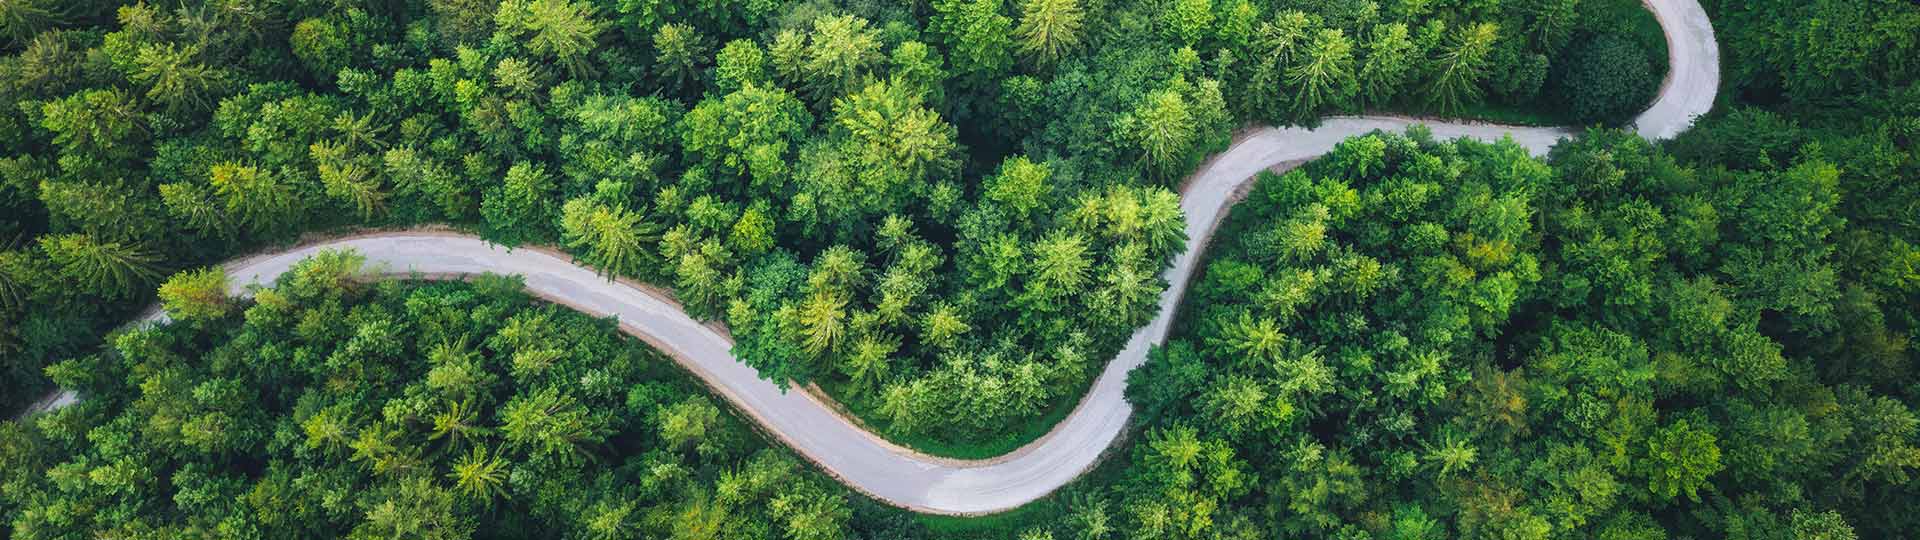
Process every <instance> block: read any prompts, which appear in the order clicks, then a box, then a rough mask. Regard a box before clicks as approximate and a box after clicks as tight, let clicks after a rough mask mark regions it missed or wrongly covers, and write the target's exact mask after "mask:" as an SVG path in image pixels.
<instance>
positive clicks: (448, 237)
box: [46, 0, 1719, 514]
mask: <svg viewBox="0 0 1920 540" xmlns="http://www.w3.org/2000/svg"><path fill="white" fill-rule="evenodd" d="M1648 6H1649V8H1650V9H1652V10H1653V12H1654V13H1655V14H1656V16H1657V17H1658V18H1659V19H1660V22H1661V24H1662V25H1663V26H1664V27H1665V29H1666V31H1667V38H1668V40H1669V44H1670V47H1669V49H1670V50H1671V54H1672V58H1671V62H1670V63H1671V65H1672V66H1673V71H1672V73H1670V74H1669V76H1668V78H1667V81H1666V83H1665V84H1664V85H1663V86H1662V88H1661V92H1660V94H1659V96H1658V98H1657V99H1656V100H1655V101H1654V103H1653V105H1652V106H1651V107H1650V108H1649V109H1648V110H1647V112H1646V113H1644V114H1642V115H1640V116H1639V117H1638V119H1637V121H1636V123H1635V124H1636V128H1637V129H1638V130H1639V132H1640V133H1641V134H1643V135H1646V136H1648V137H1652V138H1666V137H1671V136H1673V135H1676V134H1678V133H1680V132H1681V131H1684V130H1685V129H1686V128H1687V126H1689V125H1691V124H1692V122H1693V119H1694V118H1695V117H1697V116H1699V115H1701V114H1705V113H1706V112H1707V111H1708V109H1710V108H1712V105H1713V101H1714V94H1715V92H1716V91H1717V89H1718V87H1719V49H1718V47H1717V45H1715V42H1714V39H1713V29H1712V26H1711V25H1710V23H1709V22H1708V20H1707V16H1706V13H1705V12H1704V11H1703V10H1702V9H1701V8H1700V5H1699V4H1698V3H1696V2H1695V1H1693V0H1648ZM1416 123H1418V124H1425V125H1427V126H1428V127H1430V128H1431V129H1432V130H1433V132H1434V134H1435V135H1436V136H1438V137H1441V138H1453V137H1471V138H1475V139H1483V140H1497V139H1499V138H1502V137H1511V138H1513V140H1514V141H1515V142H1517V143H1519V144H1520V145H1522V146H1524V147H1525V148H1527V149H1528V150H1529V151H1531V152H1534V153H1536V154H1539V153H1544V152H1545V151H1546V150H1547V149H1548V148H1550V147H1552V145H1553V144H1554V142H1555V141H1557V140H1559V139H1560V138H1563V137H1567V136H1569V135H1570V134H1571V133H1572V132H1571V131H1569V130H1565V129H1557V128H1516V127H1506V126H1497V125H1487V124H1471V123H1454V122H1444V121H1432V120H1414V119H1406V118H1391V117H1340V118H1331V119H1328V120H1327V121H1326V122H1325V123H1323V124H1322V125H1321V126H1320V127H1318V128H1315V129H1301V128H1265V129H1260V130H1257V131H1254V132H1251V133H1248V134H1246V135H1245V136H1243V137H1242V138H1241V139H1240V140H1239V142H1237V143H1235V144H1234V145H1233V147H1232V148H1229V149H1228V150H1227V151H1226V152H1223V153H1221V154H1220V155H1217V156H1214V157H1213V158H1212V159H1210V160H1208V162H1207V163H1206V164H1204V165H1203V166H1202V168H1201V169H1200V170H1199V171H1198V172H1196V173H1195V174H1194V176H1193V177H1192V178H1190V179H1189V180H1188V182H1187V184H1186V187H1185V188H1184V189H1183V190H1182V193H1181V195H1182V200H1181V207H1182V209H1184V210H1185V211H1186V215H1187V237H1188V238H1190V239H1192V241H1191V242H1190V243H1191V245H1190V246H1189V247H1188V250H1187V251H1186V252H1185V253H1182V254H1180V255H1179V256H1178V257H1177V258H1176V259H1175V260H1174V264H1173V267H1172V268H1170V269H1168V270H1167V272H1166V274H1165V275H1166V278H1167V281H1168V282H1169V283H1172V284H1173V285H1172V287H1170V288H1169V289H1168V290H1167V291H1166V293H1165V294H1163V295H1161V297H1160V315H1159V316H1158V317H1156V318H1155V319H1154V320H1153V321H1152V322H1151V323H1149V324H1147V326H1145V327H1143V328H1140V329H1139V330H1137V331H1136V332H1135V333H1134V335H1133V337H1132V339H1130V340H1129V341H1128V342H1127V345H1126V348H1125V349H1123V350H1121V352H1120V353H1119V354H1118V355H1117V356H1115V357H1114V359H1113V360H1112V361H1111V362H1109V363H1108V364H1107V367H1106V370H1105V371H1103V372H1101V374H1100V377H1099V379H1098V380H1097V381H1096V382H1095V383H1094V385H1093V387H1092V390H1091V391H1090V392H1089V393H1088V394H1087V396H1086V397H1084V398H1082V400H1081V402H1080V404H1079V405H1078V406H1077V408H1076V409H1074V411H1073V413H1072V414H1071V415H1069V416H1068V417H1067V418H1066V419H1065V420H1063V421H1061V423H1060V424H1059V425H1057V426H1055V427H1054V429H1053V431H1052V432H1051V433H1048V434H1047V435H1046V436H1045V437H1043V438H1041V439H1040V440H1038V441H1035V442H1034V443H1032V444H1029V445H1027V446H1026V447H1023V448H1021V449H1019V450H1017V451H1014V452H1012V453H1009V454H1007V455H1004V456H1000V457H997V458H994V459H989V460H979V461H962V460H952V459H945V458H937V457H932V456H926V455H922V454H918V453H916V452H913V451H911V450H909V449H906V448H902V447H900V446H897V445H894V444H891V443H888V442H887V441H885V440H883V439H881V438H880V437H878V436H875V435H874V434H872V433H869V432H867V431H865V430H862V429H860V428H859V427H857V426H855V425H854V424H853V423H852V422H850V421H848V420H847V419H845V418H842V417H840V416H838V415H837V414H836V413H834V412H833V409H832V407H830V406H828V405H826V404H823V403H820V402H818V401H816V400H815V399H814V398H812V397H810V396H809V395H808V394H807V393H805V392H791V393H783V392H781V391H780V390H779V388H778V387H776V386H774V385H773V384H772V383H769V382H767V381H763V380H761V379H760V378H759V377H758V376H757V374H756V373H755V372H754V370H753V369H751V368H749V367H747V366H746V365H744V364H741V363H740V362H737V361H735V360H734V358H733V357H732V355H731V354H729V349H730V348H731V346H732V344H731V341H730V340H729V338H728V337H727V336H726V335H725V334H724V333H722V332H721V331H719V330H716V329H714V328H712V327H709V326H706V325H702V324H700V323H699V322H698V321H695V320H693V319H692V318H690V317H688V316H687V315H686V314H685V313H684V312H683V311H681V310H680V309H679V307H678V306H676V305H674V304H673V303H672V302H670V301H667V300H664V299H662V298H661V297H659V296H656V295H654V294H651V293H649V292H648V291H647V290H645V289H644V288H642V287H639V286H636V285H634V284H631V283H625V282H609V281H607V280H606V279H604V278H602V277H600V276H598V275H595V274H594V273H593V272H592V271H590V270H587V269H584V268H581V267H579V266H575V265H573V264H572V263H571V262H569V260H568V259H567V258H566V257H565V256H563V255H558V254H554V253H550V252H546V251H541V250H532V249H520V250H512V251H509V250H506V249H504V248H500V247H497V246H493V245H489V244H487V243H486V242H484V241H481V240H479V239H477V238H473V237H469V236H463V235H457V234H448V233H435V232H415V233H394V234H380V235H372V236H362V237H355V238H347V239H340V240H335V241H330V242H325V243H320V244H317V245H310V246H305V247H301V248H298V249H294V250H291V251H286V252H281V253H275V254H271V255H264V256H260V257H254V258H249V259H244V260H240V261H235V262H232V263H229V264H228V265H227V268H228V273H229V275H230V276H232V278H233V279H234V284H233V286H234V290H235V292H236V293H241V294H245V292H246V289H247V288H248V287H250V286H253V285H256V284H264V283H268V282H271V281H272V279H273V277H274V276H278V275H279V274H280V273H281V272H282V271H285V270H286V269H287V268H288V267H289V266H291V265H292V264H293V263H295V262H297V261H299V260H301V259H303V258H306V257H307V256H309V255H312V254H314V253H316V252H318V251H320V250H324V249H353V250H357V251H359V252H360V253H362V254H365V255H366V256H367V258H368V260H369V261H370V262H371V263H373V264H374V265H376V267H377V268H378V271H380V272H383V273H390V274H407V273H412V272H420V273H425V274H433V275H462V274H479V273H489V272H490V273H497V274H516V275H520V276H524V277H525V278H526V283H527V288H528V289H530V290H532V291H533V292H534V293H535V294H537V295H539V296H541V297H543V298H546V299H548V300H552V301H555V302H558V303H562V304H566V305H569V306H572V307H573V308H575V309H578V310H580V311H583V312H586V313H590V314H593V315H598V316H613V317H617V318H618V319H619V321H620V326H621V328H622V329H623V330H624V331H626V332H627V333H630V334H633V335H635V336H639V337H641V338H642V339H645V340H647V341H648V342H650V343H652V344H653V345H654V346H656V347H658V348H660V349H661V350H663V351H666V352H668V353H669V354H671V355H672V356H674V357H675V358H676V359H677V360H678V361H679V362H680V363H681V364H682V365H684V366H686V367H687V369H688V370H690V371H692V372H693V373H694V374H695V375H697V376H699V377H700V378H701V379H703V380H705V381H706V382H707V383H708V384H709V385H710V386H712V387H713V388H714V390H715V391H717V392H719V393H720V394H721V395H723V396H725V397H726V398H727V399H728V400H730V401H732V402H733V403H734V405H736V406H737V407H739V408H740V410H742V411H745V412H746V413H747V414H748V415H750V416H752V417H753V418H754V419H755V420H756V421H758V422H760V423H761V424H762V425H763V426H765V427H766V430H767V431H768V432H770V433H773V434H774V435H776V436H778V437H779V438H780V439H782V440H783V441H784V442H785V443H786V444H787V445H789V446H791V447H792V448H793V449H794V450H795V451H797V452H799V453H800V454H801V455H804V456H806V457H807V458H808V459H811V460H813V461H815V462H817V463H818V464H819V465H820V466H821V467H822V468H823V469H825V470H826V471H827V472H828V473H830V474H833V475H834V476H836V477H838V478H839V479H840V480H841V481H843V482H845V483H847V485H849V486H852V487H853V488H855V489H858V490H860V491H863V492H866V493H867V494H869V495H872V496H874V497H876V498H878V499H880V500H883V501H887V502H890V503H893V504H895V505H899V506H901V507H905V508H909V509H912V510H916V511H921V512H929V513H939V514H978V513H989V512H994V511H999V510H1006V509H1010V508H1013V507H1017V506H1020V505H1021V504H1025V503H1027V502H1029V501H1032V500H1035V499H1038V498H1040V497H1042V496H1044V495H1046V494H1048V493H1050V492H1052V491H1053V490H1054V489H1056V488H1059V487H1060V486H1062V485H1065V484H1066V483H1067V482H1069V481H1071V480H1073V479H1074V478H1075V477H1077V476H1079V475H1080V474H1081V473H1082V472H1085V471H1086V470H1087V469H1088V468H1090V467H1092V466H1093V464H1094V463H1095V462H1096V461H1097V460H1098V459H1099V458H1100V456H1101V454H1102V453H1104V452H1105V451H1106V450H1107V448H1108V447H1109V446H1111V445H1112V443H1113V441H1114V439H1115V438H1116V437H1118V436H1119V435H1120V433H1121V432H1122V431H1123V430H1124V429H1125V427H1126V423H1127V417H1128V415H1130V414H1131V413H1132V407H1131V406H1130V405H1128V404H1127V402H1126V400H1125V399H1124V397H1123V396H1122V390H1123V388H1124V387H1125V384H1126V374H1127V372H1128V371H1129V370H1132V369H1133V368H1134V367H1136V366H1139V365H1140V364H1141V363H1142V362H1144V361H1145V359H1146V353H1147V350H1148V349H1149V348H1150V347H1152V346H1153V345H1154V344H1157V343H1160V342H1162V341H1164V340H1165V339H1166V337H1167V329H1168V325H1169V323H1170V322H1171V317H1172V314H1173V309H1174V306H1176V305H1178V304H1179V302H1180V296H1181V294H1182V293H1184V292H1185V290H1186V285H1187V280H1188V278H1189V276H1190V275H1191V274H1192V272H1193V270H1194V268H1195V266H1196V265H1197V263H1198V262H1199V255H1200V252H1201V251H1202V250H1204V249H1205V246H1206V241H1207V239H1208V237H1209V236H1210V235H1211V233H1212V231H1213V228H1214V225H1215V224H1216V223H1217V222H1218V220H1219V217H1220V215H1221V214H1222V213H1223V212H1224V211H1225V208H1226V205H1227V202H1228V200H1229V199H1230V197H1231V196H1232V194H1233V192H1234V191H1235V190H1236V189H1238V188H1239V187H1240V185H1241V184H1242V183H1244V182H1246V181H1248V180H1249V179H1251V178H1252V177H1253V176H1254V174H1255V173H1258V172H1259V171H1261V170H1265V169H1267V168H1269V167H1272V166H1274V165H1276V164H1281V163H1288V162H1298V161H1303V160H1308V159H1311V158H1313V157H1315V156H1319V155H1321V154H1324V153H1326V152H1327V151H1328V150H1330V149H1332V148H1333V146H1334V145H1335V144H1336V143H1338V142H1340V141H1341V140H1343V139H1346V138H1348V137H1350V136H1354V135H1359V134H1364V133H1367V132H1370V131H1374V130H1385V131H1401V130H1404V129H1406V128H1407V127H1408V126H1410V125H1413V124H1416ZM162 318H164V317H162V316H160V315H158V314H156V315H153V316H150V317H149V319H150V320H159V319H162ZM73 399H74V398H73V396H72V395H71V394H70V393H62V394H60V395H56V396H52V397H50V398H49V399H48V400H47V401H46V406H47V407H59V406H62V405H64V404H67V403H72V402H73Z"/></svg>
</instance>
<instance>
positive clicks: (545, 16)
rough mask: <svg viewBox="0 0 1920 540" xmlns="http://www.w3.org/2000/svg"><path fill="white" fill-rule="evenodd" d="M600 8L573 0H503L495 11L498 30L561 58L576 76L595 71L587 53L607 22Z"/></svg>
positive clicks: (539, 50) (535, 48)
mask: <svg viewBox="0 0 1920 540" xmlns="http://www.w3.org/2000/svg"><path fill="white" fill-rule="evenodd" d="M598 11H599V10H598V8H595V7H594V6H592V5H591V4H587V3H584V2H574V1H572V0H504V1H502V2H501V3H500V9H499V10H498V11H496V12H495V15H494V24H495V25H496V28H497V29H496V30H495V34H496V35H501V36H506V37H509V38H515V39H524V40H526V41H525V43H526V47H527V50H529V51H532V52H533V53H534V54H538V55H542V56H546V57H549V58H552V59H554V60H558V61H559V62H560V63H561V65H564V66H566V68H567V71H568V72H570V73H572V74H573V75H574V76H575V77H584V76H587V75H589V74H591V73H592V72H593V67H592V64H591V63H589V62H588V59H587V53H588V52H590V51H592V50H593V48H594V45H595V44H597V43H598V42H599V40H600V33H601V31H603V30H605V29H606V28H607V23H606V22H604V21H601V20H599V19H598V18H597V17H596V16H597V14H598Z"/></svg>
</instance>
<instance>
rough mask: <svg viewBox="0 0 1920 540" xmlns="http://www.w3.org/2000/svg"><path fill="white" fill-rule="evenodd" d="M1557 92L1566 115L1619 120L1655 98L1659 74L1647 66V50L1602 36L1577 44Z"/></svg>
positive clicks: (1556, 88)
mask: <svg viewBox="0 0 1920 540" xmlns="http://www.w3.org/2000/svg"><path fill="white" fill-rule="evenodd" d="M1569 60H1570V61H1569V62H1567V63H1566V64H1564V65H1562V66H1561V69H1563V70H1565V73H1563V74H1561V76H1560V77H1558V78H1557V79H1555V84H1554V89H1553V91H1554V93H1555V94H1556V95H1557V96H1558V98H1559V99H1560V101H1561V102H1562V103H1563V104H1565V105H1566V107H1567V114H1570V115H1573V117H1574V118H1578V119H1580V120H1582V121H1587V122H1619V121H1622V120H1625V119H1627V118H1631V117H1633V115H1634V114H1636V113H1639V112H1640V111H1641V109H1642V108H1644V107H1646V105H1647V102H1648V101H1649V100H1651V99H1653V94H1654V91H1655V90H1657V87H1658V86H1659V85H1660V75H1658V74H1656V73H1654V72H1653V69H1652V68H1651V67H1648V64H1647V60H1646V52H1644V51H1641V50H1640V48H1639V47H1638V46H1636V45H1634V44H1633V42H1630V41H1627V40H1624V39H1620V38H1617V37H1613V36H1602V37H1598V38H1595V39H1593V40H1590V41H1587V42H1584V43H1581V44H1579V45H1577V46H1575V47H1574V51H1573V54H1572V55H1571V56H1569Z"/></svg>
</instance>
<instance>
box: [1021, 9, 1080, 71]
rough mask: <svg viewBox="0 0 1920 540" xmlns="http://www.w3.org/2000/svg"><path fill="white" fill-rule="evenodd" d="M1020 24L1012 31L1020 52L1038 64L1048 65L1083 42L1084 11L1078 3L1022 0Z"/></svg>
mask: <svg viewBox="0 0 1920 540" xmlns="http://www.w3.org/2000/svg"><path fill="white" fill-rule="evenodd" d="M1019 10H1020V25H1019V26H1018V27H1015V28H1014V29H1013V33H1014V38H1015V39H1017V40H1019V41H1018V43H1017V46H1018V47H1019V49H1020V53H1021V54H1022V55H1025V56H1026V57H1027V58H1029V59H1031V60H1033V62H1034V63H1036V64H1040V65H1051V64H1052V63H1054V62H1056V61H1058V60H1059V59H1060V57H1062V56H1064V55H1066V54H1067V53H1069V52H1072V51H1073V50H1074V49H1075V48H1078V47H1079V46H1080V43H1081V41H1082V30H1081V25H1082V23H1083V21H1084V20H1085V19H1086V12H1085V11H1083V10H1082V9H1081V8H1080V0H1021V1H1020V2H1019Z"/></svg>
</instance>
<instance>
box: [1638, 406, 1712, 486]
mask: <svg viewBox="0 0 1920 540" xmlns="http://www.w3.org/2000/svg"><path fill="white" fill-rule="evenodd" d="M1717 441H1718V440H1717V438H1715V437H1714V436H1713V434H1712V433H1709V432H1707V431H1705V430H1703V429H1700V428H1696V427H1694V426H1693V425H1692V424H1691V423H1689V422H1687V420H1685V419H1681V420H1676V421H1674V422H1673V423H1672V424H1668V425H1667V426H1666V427H1662V428H1660V430H1659V431H1657V432H1654V434H1653V436H1652V438H1650V439H1648V441H1647V463H1646V469H1647V470H1646V475H1647V487H1648V488H1649V489H1652V490H1653V494H1654V495H1656V496H1659V497H1660V498H1662V499H1673V498H1674V497H1677V496H1679V495H1680V493H1682V492H1685V493H1686V494H1687V499H1689V500H1692V501H1695V502H1699V500H1700V494H1699V491H1700V488H1701V487H1703V486H1705V485H1706V484H1707V477H1709V476H1712V475H1713V474H1714V473H1718V472H1720V469H1721V468H1722V465H1721V464H1720V447H1719V445H1718V444H1716V443H1717Z"/></svg>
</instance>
